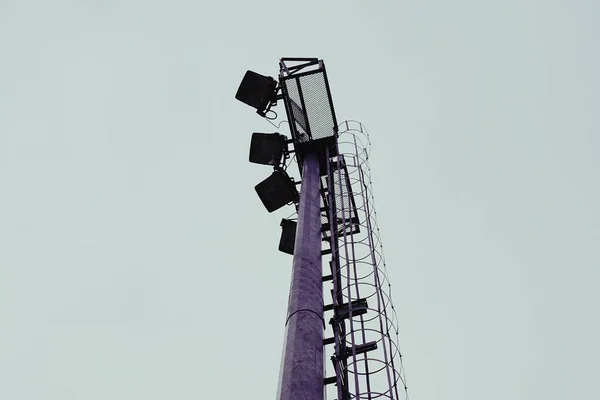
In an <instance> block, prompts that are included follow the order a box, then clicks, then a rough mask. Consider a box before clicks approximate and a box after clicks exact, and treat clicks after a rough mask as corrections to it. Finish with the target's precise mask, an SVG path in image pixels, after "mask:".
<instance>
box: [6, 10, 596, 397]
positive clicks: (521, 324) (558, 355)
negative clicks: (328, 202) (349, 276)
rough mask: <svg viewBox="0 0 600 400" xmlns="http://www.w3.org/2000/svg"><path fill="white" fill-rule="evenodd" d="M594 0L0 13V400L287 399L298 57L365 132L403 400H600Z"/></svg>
mask: <svg viewBox="0 0 600 400" xmlns="http://www.w3.org/2000/svg"><path fill="white" fill-rule="evenodd" d="M598 4H599V3H597V2H596V1H593V0H590V1H584V0H580V1H559V0H556V1H554V0H545V1H532V0H529V1H527V0H520V1H518V0H506V1H501V2H492V1H467V0H455V1H452V2H450V1H441V0H430V1H419V2H417V1H413V2H407V1H404V2H401V1H344V2H342V1H304V2H302V4H298V5H293V4H292V3H285V2H243V1H238V2H226V1H222V2H216V1H215V2H209V1H191V0H188V1H178V0H173V1H164V0H163V1H152V0H146V1H133V0H119V1H100V0H98V1H75V0H70V1H67V0H55V1H39V0H38V1H33V0H32V1H27V0H19V1H17V0H0V49H1V52H0V184H1V186H0V187H1V193H0V398H3V399H11V400H22V399H24V400H29V399H47V400H68V399H85V400H96V399H98V400H100V399H102V400H104V399H106V398H115V399H145V400H154V399H167V398H181V399H188V398H189V399H192V398H194V399H197V398H221V399H235V398H248V399H264V398H274V397H275V392H276V387H277V377H278V370H279V362H280V357H281V350H282V349H281V347H282V341H283V332H284V327H283V323H284V316H285V308H286V302H287V291H288V287H289V277H290V264H291V258H290V257H289V256H287V255H285V254H282V253H278V252H277V250H276V248H277V242H278V240H279V234H280V228H279V225H278V223H279V220H280V219H281V217H283V216H285V215H286V214H289V213H290V212H291V210H289V209H288V210H285V211H282V212H280V213H273V214H268V213H267V212H266V211H265V210H264V208H263V206H262V205H261V203H260V201H259V199H258V197H257V196H256V194H255V193H254V190H253V186H254V185H255V184H256V183H258V182H259V181H260V180H262V179H263V178H264V177H266V176H267V175H268V173H269V171H268V168H265V167H262V166H258V165H251V164H249V163H248V162H247V157H248V146H249V141H250V134H251V132H252V131H264V132H269V131H272V129H271V127H270V125H268V124H267V123H266V122H264V121H263V120H261V119H260V118H259V117H258V116H256V114H254V113H253V112H252V110H251V109H250V108H248V107H245V106H244V105H243V104H241V103H239V102H236V101H235V100H234V94H235V91H236V89H237V86H238V84H239V82H240V80H241V78H242V76H243V74H244V72H245V71H246V69H253V70H256V71H258V72H261V73H264V74H270V75H273V76H274V75H276V73H277V61H278V59H279V58H280V57H286V56H287V57H289V56H299V57H320V58H323V59H324V60H325V62H326V65H327V68H328V73H329V77H330V83H331V88H332V93H333V97H334V102H335V106H336V110H337V114H338V120H340V121H342V120H344V119H357V120H360V121H362V122H363V123H364V124H365V125H366V126H367V127H368V129H369V132H370V133H371V138H372V140H373V152H372V156H373V158H372V160H371V169H372V171H373V177H374V179H373V184H374V190H375V196H376V206H377V211H378V216H379V222H380V226H381V232H382V235H383V241H384V246H385V249H386V258H387V261H388V269H389V272H390V275H391V281H392V285H393V295H394V302H395V305H396V308H397V311H398V314H399V315H398V317H399V320H400V340H401V343H400V345H401V347H402V349H403V353H404V362H405V367H406V373H407V378H408V386H409V393H410V396H411V398H412V399H413V400H417V399H427V400H431V399H448V400H454V399H461V400H471V399H473V400H475V399H482V398H484V399H489V400H494V399H505V398H507V397H510V398H511V399H515V400H518V399H527V400H532V399H540V400H541V399H544V400H559V399H560V400H563V399H566V398H581V399H598V398H600V389H599V387H598V385H597V384H595V381H596V380H597V378H596V375H597V373H598V364H597V360H598V359H599V358H600V345H599V344H598V340H597V338H598V337H600V313H599V312H598V308H599V306H600V295H599V294H598V292H597V286H598V281H599V278H600V272H599V267H600V249H599V247H598V241H599V238H600V211H599V206H598V204H600V187H599V185H600V184H599V182H600V179H599V173H600V139H599V135H598V133H599V128H600V113H599V112H598V110H599V108H600V107H599V106H600V95H599V93H600V78H599V77H598V71H600V57H599V56H598V48H597V46H598V45H597V39H598V37H600V32H599V29H598V27H597V25H598V18H599V16H600V6H599V5H598ZM284 133H286V132H285V131H284ZM288 211H289V212H288Z"/></svg>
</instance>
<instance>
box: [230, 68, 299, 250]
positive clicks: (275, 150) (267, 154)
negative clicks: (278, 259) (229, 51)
mask: <svg viewBox="0 0 600 400" xmlns="http://www.w3.org/2000/svg"><path fill="white" fill-rule="evenodd" d="M279 90H280V87H279V85H278V83H277V81H276V80H275V79H273V78H271V77H268V76H263V75H260V74H258V73H256V72H253V71H247V72H246V74H245V75H244V78H243V79H242V82H241V84H240V87H239V88H238V91H237V93H236V95H235V98H236V99H237V100H239V101H241V102H242V103H244V104H247V105H249V106H250V107H252V108H255V109H256V112H257V114H259V115H260V116H262V117H265V118H266V114H267V112H269V110H270V109H271V107H272V106H274V105H276V104H277V100H278V99H281V98H282V96H281V95H279V94H278V92H279ZM290 143H292V141H290V140H288V139H287V137H286V136H284V135H282V134H280V133H278V132H274V133H261V132H254V133H253V134H252V139H251V141H250V154H249V161H250V162H251V163H255V164H261V165H269V166H272V167H273V173H272V174H271V175H270V176H269V177H267V178H266V179H265V180H263V181H262V182H260V183H259V184H258V185H256V186H255V187H254V189H255V190H256V193H257V194H258V197H259V198H260V200H261V202H262V203H263V205H264V206H265V208H266V209H267V211H268V212H273V211H275V210H278V209H280V208H282V207H284V206H285V205H287V204H297V203H298V201H299V193H298V190H297V189H296V182H294V180H293V179H292V178H291V177H290V176H289V175H288V173H287V172H286V171H285V161H286V160H287V159H288V158H289V156H290V150H289V149H288V146H289V144H290ZM281 228H282V235H281V240H280V243H279V250H280V251H282V252H284V253H288V254H293V252H294V240H295V236H296V222H295V221H292V220H288V219H283V220H282V221H281Z"/></svg>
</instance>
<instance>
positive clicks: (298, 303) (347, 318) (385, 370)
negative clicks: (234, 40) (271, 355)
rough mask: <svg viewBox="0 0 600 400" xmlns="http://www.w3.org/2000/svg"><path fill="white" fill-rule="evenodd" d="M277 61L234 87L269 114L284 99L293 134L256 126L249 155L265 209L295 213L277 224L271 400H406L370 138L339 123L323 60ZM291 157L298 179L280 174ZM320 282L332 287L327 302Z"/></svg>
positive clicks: (241, 97)
mask: <svg viewBox="0 0 600 400" xmlns="http://www.w3.org/2000/svg"><path fill="white" fill-rule="evenodd" d="M279 67H280V73H279V81H276V80H275V79H273V78H271V77H267V76H262V75H260V74H257V73H255V72H252V71H248V72H247V73H246V75H245V76H244V78H243V80H242V83H241V84H240V87H239V89H238V92H237V94H236V98H237V99H238V100H240V101H242V102H244V103H246V104H248V105H250V106H251V107H253V108H255V109H256V110H257V113H258V114H259V115H261V116H262V117H264V118H267V119H274V118H270V117H267V115H269V113H270V112H273V111H272V110H271V108H272V107H273V106H275V105H277V102H278V101H282V102H283V103H284V106H285V111H286V115H287V122H288V123H289V129H290V134H291V139H288V138H287V137H286V136H283V135H281V134H279V133H270V134H267V133H254V134H253V135H252V141H251V146H250V161H251V162H254V163H259V164H264V165H270V166H273V169H274V171H273V173H272V175H271V176H269V177H268V178H267V179H265V180H264V181H262V182H261V183H259V184H258V185H256V187H255V189H256V191H257V194H258V195H259V197H260V199H261V200H262V202H263V204H264V205H265V207H266V208H267V210H268V211H269V212H273V211H275V210H277V209H279V208H281V207H283V206H284V205H286V204H293V205H294V206H295V207H296V210H297V218H296V220H293V219H283V220H282V222H281V227H282V234H281V240H280V242H279V250H281V251H283V252H285V253H289V254H293V262H292V281H291V287H290V295H289V299H288V311H287V317H286V325H285V326H286V333H285V342H284V349H283V358H282V365H281V371H280V381H279V388H278V399H279V400H300V399H311V400H313V399H314V400H323V399H324V398H325V397H326V394H327V393H330V394H333V395H335V396H336V397H335V398H336V399H337V400H350V399H375V398H381V399H394V400H400V399H407V393H406V384H405V379H404V373H403V369H402V360H401V355H400V351H399V349H398V346H397V340H396V338H397V333H398V332H397V318H396V314H395V310H394V307H393V306H392V303H391V293H390V287H391V286H390V284H389V281H388V278H387V275H386V271H385V261H384V259H383V252H382V246H381V241H380V237H379V229H378V228H377V224H376V219H375V213H374V209H373V194H372V190H371V179H370V169H369V167H368V164H367V163H368V159H369V153H370V141H369V136H368V134H367V132H366V129H364V127H363V126H362V124H360V123H358V122H354V121H346V122H343V123H342V124H339V125H338V122H337V120H336V115H335V111H334V107H333V101H332V97H331V90H330V87H329V81H328V79H327V74H326V71H325V65H324V63H323V61H322V60H319V59H317V58H282V59H281V60H280V63H279ZM290 146H291V147H292V148H291V149H290ZM292 154H294V156H295V159H296V161H297V163H298V167H299V173H300V182H295V180H294V179H293V178H292V177H290V176H289V174H288V171H287V165H289V163H286V160H288V159H289V158H290V157H291V155H292ZM298 183H300V184H301V186H300V188H301V189H300V193H298V191H297V189H296V186H297V184H298ZM323 244H325V246H323ZM324 255H327V256H329V260H328V263H326V264H327V265H328V267H327V268H326V273H323V262H322V257H323V256H324ZM323 285H331V286H330V289H329V290H327V291H329V292H330V296H327V297H330V298H331V300H330V301H329V300H328V301H324V296H323V291H324V287H323ZM326 316H327V317H326ZM326 321H327V322H326ZM330 346H331V347H330ZM326 353H327V354H330V355H331V357H330V360H331V364H330V368H326V363H325V362H324V359H325V354H326ZM326 369H328V370H329V369H331V375H332V376H328V374H326V373H325V370H326ZM328 388H332V389H331V390H330V389H328Z"/></svg>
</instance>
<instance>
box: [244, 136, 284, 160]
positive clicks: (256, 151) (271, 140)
mask: <svg viewBox="0 0 600 400" xmlns="http://www.w3.org/2000/svg"><path fill="white" fill-rule="evenodd" d="M285 141H286V139H285V136H283V135H280V134H279V133H258V132H254V133H253V134H252V141H251V142H250V162H251V163H255V164H263V165H273V166H278V165H279V164H280V163H281V158H282V157H283V152H284V150H285V149H286V147H287V145H286V143H285Z"/></svg>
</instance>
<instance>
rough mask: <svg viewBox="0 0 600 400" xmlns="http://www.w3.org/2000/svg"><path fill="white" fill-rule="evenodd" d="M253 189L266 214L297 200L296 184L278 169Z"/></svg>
mask: <svg viewBox="0 0 600 400" xmlns="http://www.w3.org/2000/svg"><path fill="white" fill-rule="evenodd" d="M254 189H255V190H256V193H257V194H258V197H259V198H260V200H261V201H262V203H263V204H264V206H265V208H266V209H267V211H268V212H273V211H275V210H277V209H279V208H281V207H283V206H285V205H286V204H288V203H297V202H298V200H299V194H298V190H296V184H295V183H294V181H293V180H292V179H291V178H290V177H289V176H288V174H287V173H286V172H285V171H283V170H280V169H277V170H275V171H274V172H273V173H272V174H271V176H269V177H268V178H267V179H265V180H264V181H262V182H261V183H259V184H258V185H256V186H255V187H254Z"/></svg>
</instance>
